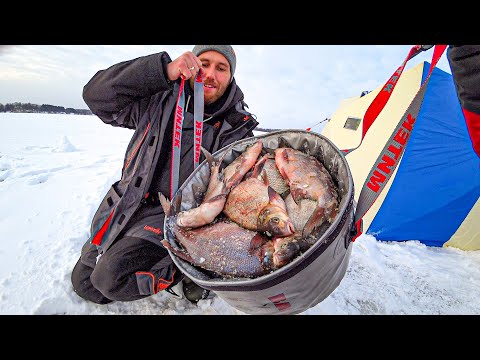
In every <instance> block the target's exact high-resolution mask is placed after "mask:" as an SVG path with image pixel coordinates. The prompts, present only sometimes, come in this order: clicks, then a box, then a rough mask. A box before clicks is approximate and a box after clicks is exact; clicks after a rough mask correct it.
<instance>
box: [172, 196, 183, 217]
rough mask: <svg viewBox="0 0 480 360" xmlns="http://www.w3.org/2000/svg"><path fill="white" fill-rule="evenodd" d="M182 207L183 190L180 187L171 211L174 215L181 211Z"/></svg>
mask: <svg viewBox="0 0 480 360" xmlns="http://www.w3.org/2000/svg"><path fill="white" fill-rule="evenodd" d="M181 207H182V190H180V189H178V190H177V192H176V195H175V197H174V199H173V204H172V207H171V208H172V210H171V211H170V215H171V216H173V215H175V214H178V213H179V212H180V211H181Z"/></svg>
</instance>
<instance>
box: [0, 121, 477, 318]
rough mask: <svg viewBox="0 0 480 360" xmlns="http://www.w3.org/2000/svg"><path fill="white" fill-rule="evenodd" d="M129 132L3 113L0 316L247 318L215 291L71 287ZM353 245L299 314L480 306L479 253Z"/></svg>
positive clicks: (369, 240) (370, 242)
mask: <svg viewBox="0 0 480 360" xmlns="http://www.w3.org/2000/svg"><path fill="white" fill-rule="evenodd" d="M131 135H132V131H131V130H128V129H122V128H115V127H112V126H109V125H106V124H104V123H102V122H101V121H100V120H99V119H98V118H97V117H96V116H88V115H71V114H70V115H68V114H56V115H53V114H13V113H0V239H1V243H0V314H2V315H3V314H13V315H23V314H25V315H34V314H67V315H86V314H89V315H127V314H128V315H150V314H155V315H244V313H242V312H241V311H238V310H236V309H235V308H232V307H231V306H230V305H229V304H228V303H226V302H225V301H224V300H222V299H221V298H219V297H218V296H215V297H213V298H212V299H207V300H202V301H200V302H199V303H198V305H193V304H190V303H189V302H187V301H186V300H183V299H178V298H176V297H174V296H173V295H171V294H169V293H166V292H162V293H159V294H157V295H154V296H151V297H148V298H146V299H143V300H138V301H134V302H124V303H120V302H115V303H111V304H108V305H97V304H93V303H89V302H86V301H84V300H83V299H82V298H80V297H79V296H78V295H76V294H75V293H74V291H73V289H72V286H71V283H70V274H71V270H72V268H73V266H74V265H75V263H76V261H77V259H78V257H79V256H80V250H81V248H82V246H83V244H84V243H85V242H86V241H87V239H88V237H89V228H90V221H91V219H92V217H93V215H94V213H95V211H96V209H97V207H98V205H99V203H100V200H101V199H102V198H103V196H104V194H105V193H106V191H107V190H108V188H109V187H110V185H111V184H112V183H113V182H115V181H116V180H118V179H119V177H120V171H121V167H122V162H123V158H124V153H125V149H126V147H127V144H128V142H129V140H130V137H131ZM352 246H353V249H352V254H351V257H350V263H349V266H348V269H347V273H346V274H345V277H344V278H343V280H342V282H341V283H340V285H339V286H338V287H337V288H336V289H335V291H334V292H333V293H332V294H330V296H329V297H327V298H326V299H325V300H324V301H322V302H321V303H320V304H318V305H316V306H314V307H312V308H310V309H308V310H306V311H305V312H303V313H302V314H301V315H373V314H375V315H379V314H387V315H393V314H412V315H413V314H419V315H425V314H456V315H458V314H466V315H468V314H479V313H480V302H479V301H478V299H479V298H480V252H478V251H463V250H460V249H456V248H434V247H427V246H425V245H423V244H421V243H420V242H418V241H407V242H392V243H389V242H382V241H377V240H376V239H375V238H374V237H373V236H370V235H362V236H360V237H359V238H358V239H357V240H356V241H355V242H354V243H353V244H352Z"/></svg>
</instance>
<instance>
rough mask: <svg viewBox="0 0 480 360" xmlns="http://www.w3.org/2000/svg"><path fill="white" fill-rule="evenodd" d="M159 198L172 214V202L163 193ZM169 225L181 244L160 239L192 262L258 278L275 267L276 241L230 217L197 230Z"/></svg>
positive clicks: (227, 275) (228, 275)
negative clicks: (246, 227)
mask: <svg viewBox="0 0 480 360" xmlns="http://www.w3.org/2000/svg"><path fill="white" fill-rule="evenodd" d="M160 201H161V202H162V206H163V208H164V211H165V214H166V216H169V215H170V213H171V209H170V203H169V202H168V201H167V199H166V198H165V197H164V196H163V195H160ZM167 228H168V231H171V232H173V234H174V235H175V238H176V239H177V241H178V242H179V243H180V245H181V247H178V248H175V247H173V246H172V245H171V244H170V242H168V240H166V239H164V240H162V241H161V242H162V244H163V245H164V246H165V248H167V249H169V250H170V251H171V252H172V253H173V254H175V255H176V256H178V257H179V258H181V259H183V260H185V261H187V262H189V263H191V264H192V265H195V266H198V267H201V268H202V269H205V270H209V271H213V272H215V273H216V274H218V275H220V276H222V277H225V278H234V277H247V278H255V277H258V276H261V275H264V274H267V273H269V272H270V271H272V270H273V269H275V264H274V262H273V257H274V255H273V254H274V252H275V248H274V244H273V242H272V241H269V240H268V238H267V237H265V236H264V235H262V234H260V233H258V232H255V231H251V230H248V229H245V228H243V227H241V226H239V225H238V224H236V223H235V222H233V221H230V220H228V219H223V220H218V221H216V222H215V223H211V224H207V225H205V226H203V227H199V228H196V229H182V228H181V227H179V226H177V225H176V224H175V222H174V221H168V220H167Z"/></svg>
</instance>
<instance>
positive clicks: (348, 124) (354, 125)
mask: <svg viewBox="0 0 480 360" xmlns="http://www.w3.org/2000/svg"><path fill="white" fill-rule="evenodd" d="M360 121H362V119H360V118H355V117H349V118H347V121H345V125H343V127H344V128H345V129H350V130H357V129H358V126H359V125H360Z"/></svg>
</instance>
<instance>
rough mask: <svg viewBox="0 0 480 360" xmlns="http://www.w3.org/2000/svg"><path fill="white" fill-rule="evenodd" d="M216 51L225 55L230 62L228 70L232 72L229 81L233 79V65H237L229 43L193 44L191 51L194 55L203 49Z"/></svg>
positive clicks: (197, 54) (202, 51) (203, 50)
mask: <svg viewBox="0 0 480 360" xmlns="http://www.w3.org/2000/svg"><path fill="white" fill-rule="evenodd" d="M210 50H213V51H217V52H219V53H220V54H222V55H223V56H225V57H226V58H227V60H228V62H229V63H230V72H231V74H232V76H231V78H230V82H231V81H232V79H233V75H234V74H235V67H236V66H237V56H236V55H235V51H234V50H233V47H232V46H231V45H195V47H194V48H193V50H192V52H193V53H194V54H195V56H199V55H200V54H201V53H204V52H205V51H210Z"/></svg>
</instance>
